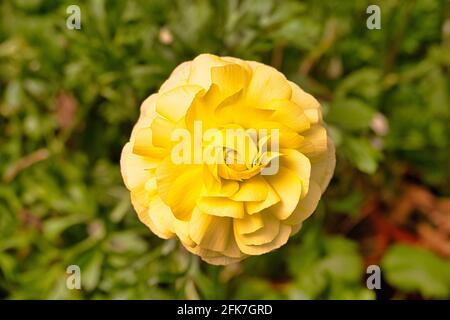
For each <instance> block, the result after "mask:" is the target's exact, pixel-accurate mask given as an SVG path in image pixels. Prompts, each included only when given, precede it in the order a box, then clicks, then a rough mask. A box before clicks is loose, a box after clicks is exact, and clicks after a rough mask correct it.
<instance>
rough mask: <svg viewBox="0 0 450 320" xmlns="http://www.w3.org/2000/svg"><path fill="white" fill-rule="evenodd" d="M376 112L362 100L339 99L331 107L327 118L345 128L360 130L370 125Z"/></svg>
mask: <svg viewBox="0 0 450 320" xmlns="http://www.w3.org/2000/svg"><path fill="white" fill-rule="evenodd" d="M374 114H375V111H374V110H373V109H372V108H371V107H370V106H368V105H367V104H366V103H364V102H363V101H362V100H358V99H347V100H339V101H336V102H335V103H334V105H333V106H332V107H331V108H330V111H329V112H328V114H327V120H328V121H329V122H330V123H334V124H336V125H337V126H339V127H342V128H344V129H350V130H359V129H366V128H368V127H369V125H370V122H371V121H372V118H373V116H374Z"/></svg>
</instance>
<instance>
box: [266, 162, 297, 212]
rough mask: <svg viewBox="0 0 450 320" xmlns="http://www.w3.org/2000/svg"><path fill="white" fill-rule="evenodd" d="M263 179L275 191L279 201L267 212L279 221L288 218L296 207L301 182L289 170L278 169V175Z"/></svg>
mask: <svg viewBox="0 0 450 320" xmlns="http://www.w3.org/2000/svg"><path fill="white" fill-rule="evenodd" d="M265 179H266V180H267V181H268V182H269V183H270V185H271V186H272V188H273V189H274V190H275V191H276V193H277V194H278V196H279V197H280V198H281V201H280V202H279V203H277V204H275V205H273V206H272V207H270V208H269V209H268V210H270V212H272V213H273V215H275V217H277V218H278V219H280V220H284V219H286V218H287V217H289V216H290V215H291V214H292V212H293V211H294V210H295V208H296V207H297V204H298V201H299V200H300V195H301V192H302V182H301V181H300V179H299V178H298V177H297V174H296V173H295V172H293V171H292V170H290V169H287V168H284V167H280V169H279V171H278V173H277V174H276V175H273V176H266V177H265Z"/></svg>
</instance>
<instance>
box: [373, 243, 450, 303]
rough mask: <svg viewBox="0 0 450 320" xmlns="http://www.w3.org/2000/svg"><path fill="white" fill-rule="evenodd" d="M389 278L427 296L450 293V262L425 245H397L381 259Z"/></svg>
mask: <svg viewBox="0 0 450 320" xmlns="http://www.w3.org/2000/svg"><path fill="white" fill-rule="evenodd" d="M381 266H382V272H384V276H385V278H386V280H387V282H388V283H389V284H391V285H393V286H395V287H397V288H399V289H401V290H404V291H406V292H411V293H413V292H420V293H421V294H422V295H423V296H424V297H427V298H441V299H443V298H449V297H450V262H448V261H445V260H443V259H441V258H439V257H438V256H436V255H435V254H433V253H431V252H429V251H426V250H424V249H419V248H415V247H412V246H406V245H394V246H392V247H391V248H390V249H389V250H388V252H387V253H386V254H385V256H384V258H383V260H382V261H381Z"/></svg>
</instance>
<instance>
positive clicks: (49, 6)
mask: <svg viewBox="0 0 450 320" xmlns="http://www.w3.org/2000/svg"><path fill="white" fill-rule="evenodd" d="M371 3H372V1H366V0H355V1H337V0H335V1H313V0H310V1H291V0H285V1H275V0H249V1H237V0H229V1H213V0H211V1H206V0H198V1H187V0H179V1H167V0H151V1H144V0H142V1H138V0H130V1H106V0H95V1H94V0H92V1H73V0H68V1H50V0H48V1H45V0H2V1H1V3H0V297H1V298H6V299H28V298H37V299H65V298H68V299H72V298H81V299H91V298H93V299H104V298H108V299H111V298H112V299H124V298H126V299H166V298H189V299H196V298H204V299H212V298H219V299H220V298H255V299H259V298H276V299H278V298H281V299H283V298H286V299H319V298H322V299H348V298H354V299H373V298H379V299H391V298H392V299H406V298H409V299H421V298H428V299H429V298H440V299H448V298H450V262H449V257H450V242H449V234H450V198H449V197H450V169H449V168H450V151H449V147H450V128H449V123H450V103H449V102H450V96H449V92H450V90H449V89H450V77H449V68H450V50H449V49H450V12H449V2H448V1H444V0H416V1H400V0H392V1H375V3H376V4H378V5H380V7H381V13H382V18H381V25H382V29H381V30H368V29H367V28H366V19H367V17H368V15H367V14H366V8H367V6H368V5H369V4H371ZM70 4H78V5H79V6H80V7H81V23H82V29H81V30H68V29H67V28H66V18H67V16H68V14H67V13H66V8H67V6H68V5H70ZM202 52H210V53H215V54H219V55H232V56H236V57H240V58H243V59H253V60H258V61H263V62H265V63H268V64H271V65H273V66H275V67H276V68H278V69H280V70H281V71H283V72H284V73H285V74H286V76H287V77H288V78H289V79H291V80H293V81H295V82H296V83H298V84H300V85H301V86H302V87H303V88H304V89H305V90H306V91H308V92H310V93H312V94H313V95H315V96H316V97H318V99H319V100H320V102H321V103H322V105H323V107H324V110H325V113H326V119H327V121H328V123H330V130H331V133H332V135H333V137H334V140H335V141H336V144H337V156H338V165H337V169H336V173H335V177H334V179H333V180H332V183H331V185H330V187H329V189H328V191H327V193H326V195H325V196H324V197H323V199H322V201H321V204H320V207H319V209H318V211H317V212H316V213H315V214H314V215H313V216H312V217H311V218H310V219H309V220H308V221H307V223H306V225H305V227H304V229H303V231H302V232H300V233H299V234H298V235H296V236H295V237H294V238H292V239H291V240H290V242H289V243H288V244H287V245H286V246H284V247H283V248H281V249H280V250H278V251H276V252H273V253H270V254H266V255H264V256H260V257H256V258H249V259H248V260H246V261H244V262H242V263H240V264H236V265H231V266H228V267H225V268H224V267H215V266H209V265H207V264H205V263H203V262H201V261H200V260H199V259H198V258H197V257H194V256H191V255H189V254H187V253H186V252H185V251H184V250H183V249H181V248H180V246H179V244H178V242H177V241H163V240H160V239H159V238H157V237H156V236H154V235H152V234H151V233H150V232H149V231H148V229H147V228H146V227H145V226H144V225H142V224H141V223H140V222H139V221H138V219H137V218H136V216H135V214H134V212H133V210H132V208H131V207H130V200H129V193H128V192H127V190H126V189H125V187H124V186H123V183H122V179H121V176H120V171H119V163H118V161H119V157H120V151H121V148H122V146H123V145H124V143H125V142H126V141H127V139H128V137H129V134H130V132H131V128H132V125H133V123H134V122H135V121H136V119H137V116H138V112H139V105H140V103H141V101H143V99H144V98H145V97H147V96H148V95H150V94H151V93H152V92H154V91H155V90H157V89H158V87H159V86H160V85H161V83H162V82H163V80H164V79H165V78H166V77H167V76H168V75H169V74H170V72H171V70H172V69H173V68H174V67H175V66H176V65H177V64H179V63H180V62H182V61H185V60H189V59H192V58H193V57H195V56H196V55H197V54H199V53H202ZM71 264H77V265H80V267H81V270H82V285H83V289H82V290H72V291H71V290H67V288H66V286H65V282H66V277H67V275H66V273H65V271H66V267H67V266H68V265H71ZM370 264H378V265H380V266H381V270H382V276H383V283H382V289H381V290H377V291H371V290H368V289H367V288H366V285H365V281H366V277H367V275H366V266H367V265H370Z"/></svg>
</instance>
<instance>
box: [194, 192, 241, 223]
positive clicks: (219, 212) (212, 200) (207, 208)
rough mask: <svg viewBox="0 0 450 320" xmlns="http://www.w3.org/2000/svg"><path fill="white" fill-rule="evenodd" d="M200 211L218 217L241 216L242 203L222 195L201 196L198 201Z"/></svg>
mask: <svg viewBox="0 0 450 320" xmlns="http://www.w3.org/2000/svg"><path fill="white" fill-rule="evenodd" d="M198 207H199V209H200V210H201V211H203V212H205V213H207V214H211V215H214V216H218V217H230V218H239V219H240V218H243V217H244V204H243V203H242V202H238V201H233V200H230V199H227V198H223V197H203V198H201V199H200V200H199V202H198Z"/></svg>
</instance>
